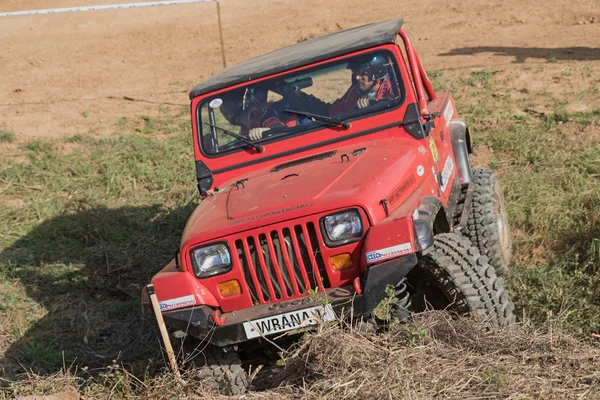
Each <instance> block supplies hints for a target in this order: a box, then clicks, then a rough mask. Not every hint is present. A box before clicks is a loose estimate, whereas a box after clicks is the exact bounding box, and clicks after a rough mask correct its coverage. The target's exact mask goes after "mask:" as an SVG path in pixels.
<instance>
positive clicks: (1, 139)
mask: <svg viewBox="0 0 600 400" xmlns="http://www.w3.org/2000/svg"><path fill="white" fill-rule="evenodd" d="M14 140H15V134H14V133H13V132H10V131H6V130H4V129H0V143H10V142H13V141H14Z"/></svg>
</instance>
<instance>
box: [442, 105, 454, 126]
mask: <svg viewBox="0 0 600 400" xmlns="http://www.w3.org/2000/svg"><path fill="white" fill-rule="evenodd" d="M453 115H454V110H453V109H452V103H451V102H448V104H447V105H446V109H445V110H444V119H445V120H446V126H448V125H450V121H451V120H452V116H453Z"/></svg>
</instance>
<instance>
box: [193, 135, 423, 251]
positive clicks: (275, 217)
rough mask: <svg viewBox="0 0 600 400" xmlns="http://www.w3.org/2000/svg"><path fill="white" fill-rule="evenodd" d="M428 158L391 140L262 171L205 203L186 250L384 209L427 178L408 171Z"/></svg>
mask: <svg viewBox="0 0 600 400" xmlns="http://www.w3.org/2000/svg"><path fill="white" fill-rule="evenodd" d="M325 152H326V151H321V152H318V153H314V154H322V153H325ZM426 155H427V156H428V154H426V152H425V151H424V147H423V146H421V145H420V143H419V142H418V141H417V140H416V139H412V138H404V137H403V138H389V139H384V140H378V141H373V142H369V143H365V144H361V145H353V146H345V147H341V148H338V149H336V150H335V151H334V154H333V155H332V156H330V157H327V158H324V159H321V160H316V161H309V162H305V163H300V164H296V165H292V166H287V167H285V168H282V169H280V170H278V171H276V172H275V171H273V170H274V168H273V166H272V165H271V166H269V167H267V168H262V169H258V170H256V171H253V172H252V173H251V174H249V175H247V176H245V177H242V178H245V179H247V180H246V181H245V182H244V183H243V185H241V184H238V185H237V187H236V186H234V185H232V184H233V182H229V183H228V184H227V185H223V187H226V189H224V190H221V191H219V193H218V194H216V195H214V196H211V197H208V198H206V199H205V200H203V201H202V203H201V204H200V205H199V206H198V207H197V208H196V210H195V211H194V213H193V214H192V216H191V217H190V219H189V221H188V224H187V226H186V229H185V231H184V237H183V238H182V244H183V243H184V242H186V241H188V240H192V238H193V237H194V238H195V239H196V240H197V241H203V240H208V239H214V238H217V237H219V236H224V235H227V234H230V233H235V232H240V231H243V230H246V229H252V228H254V227H256V226H264V225H267V224H271V223H275V222H280V221H283V220H286V219H291V218H297V217H299V216H305V215H310V214H315V213H319V212H325V211H328V210H334V209H338V208H343V207H351V206H362V207H364V208H366V209H367V208H368V207H371V206H373V205H377V206H378V207H380V206H379V202H380V201H381V199H384V198H387V197H388V195H389V194H390V193H391V191H392V190H393V189H394V188H395V187H397V186H398V184H399V183H401V182H405V181H409V182H411V185H412V184H413V183H415V184H416V183H418V181H420V180H422V179H423V178H424V176H421V177H419V176H418V174H417V172H416V171H412V170H408V168H407V167H406V166H412V165H415V163H416V160H417V159H419V158H424V157H425V156H426ZM304 158H306V156H304V157H298V159H304ZM285 164H292V163H285ZM421 175H423V173H422V172H421ZM397 200H400V199H397ZM398 204H399V203H398Z"/></svg>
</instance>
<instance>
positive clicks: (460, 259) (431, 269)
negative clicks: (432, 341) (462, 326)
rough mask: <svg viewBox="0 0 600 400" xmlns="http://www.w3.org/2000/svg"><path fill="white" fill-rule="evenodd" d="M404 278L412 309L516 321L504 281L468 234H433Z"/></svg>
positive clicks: (502, 322)
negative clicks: (406, 280)
mask: <svg viewBox="0 0 600 400" xmlns="http://www.w3.org/2000/svg"><path fill="white" fill-rule="evenodd" d="M407 279H408V284H409V287H410V292H411V294H412V296H411V300H412V301H411V303H412V304H411V311H413V312H420V311H424V310H427V309H439V310H449V311H453V312H455V313H457V314H472V315H474V316H475V317H476V318H477V319H478V320H480V321H487V322H490V323H491V324H492V325H495V326H508V325H511V324H513V323H514V322H515V316H514V313H513V310H514V305H513V303H512V302H511V301H510V299H509V296H508V293H507V292H506V290H505V289H504V285H503V283H504V281H503V280H502V278H499V277H498V276H497V275H496V270H495V269H494V268H493V267H492V266H491V265H490V264H489V263H488V259H487V257H485V256H482V255H481V254H480V253H479V250H478V249H477V248H476V247H474V246H473V244H472V243H471V241H470V240H469V239H467V238H464V237H461V236H459V235H456V234H453V233H445V234H441V235H438V236H436V237H435V240H434V244H433V246H432V247H430V248H428V249H426V250H425V251H424V252H423V253H422V254H421V255H420V258H419V264H418V265H417V266H416V267H414V268H413V270H412V271H411V272H410V273H409V274H408V277H407Z"/></svg>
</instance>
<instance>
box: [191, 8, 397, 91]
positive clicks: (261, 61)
mask: <svg viewBox="0 0 600 400" xmlns="http://www.w3.org/2000/svg"><path fill="white" fill-rule="evenodd" d="M403 23H404V20H402V19H391V20H388V21H384V22H375V23H372V24H369V25H363V26H358V27H356V28H352V29H348V30H345V31H340V32H336V33H332V34H331V35H327V36H321V37H318V38H314V39H310V40H306V41H304V42H300V43H296V44H294V45H291V46H288V47H284V48H282V49H279V50H275V51H274V52H271V53H268V54H265V55H262V56H259V57H256V58H252V59H250V60H247V61H244V62H241V63H239V64H236V65H233V66H231V67H228V68H225V69H224V70H223V71H221V72H219V73H218V74H216V75H214V76H213V77H211V78H209V79H207V80H206V81H204V82H202V83H199V84H198V85H196V87H195V88H194V89H193V90H192V91H191V92H190V100H192V99H193V98H194V97H197V96H200V95H202V94H205V93H208V92H211V91H213V90H217V89H223V88H225V87H227V86H232V85H236V84H238V83H242V82H246V81H249V80H252V79H257V78H262V77H264V76H267V75H271V74H275V73H278V72H283V71H287V70H290V69H293V68H297V67H301V66H303V65H307V64H311V63H314V62H318V61H323V60H326V59H328V58H332V57H337V56H341V55H343V54H348V53H352V52H354V51H357V50H363V49H367V48H369V47H374V46H379V45H382V44H387V43H395V42H396V35H397V34H398V31H399V30H400V27H401V26H402V24H403Z"/></svg>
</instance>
